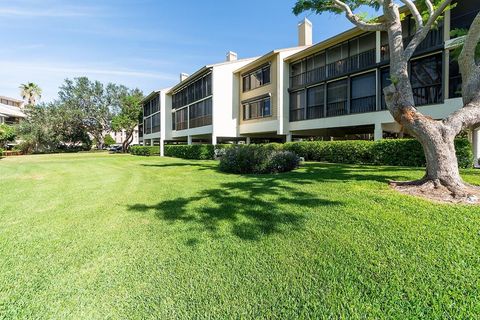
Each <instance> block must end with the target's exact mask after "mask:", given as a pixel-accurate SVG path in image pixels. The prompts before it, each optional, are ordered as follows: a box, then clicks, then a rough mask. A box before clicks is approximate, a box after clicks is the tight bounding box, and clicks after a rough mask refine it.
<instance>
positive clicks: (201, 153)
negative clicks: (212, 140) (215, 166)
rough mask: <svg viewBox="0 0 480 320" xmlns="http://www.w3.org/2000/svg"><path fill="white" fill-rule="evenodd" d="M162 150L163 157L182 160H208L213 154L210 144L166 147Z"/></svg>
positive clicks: (213, 148)
mask: <svg viewBox="0 0 480 320" xmlns="http://www.w3.org/2000/svg"><path fill="white" fill-rule="evenodd" d="M164 150H165V156H167V157H175V158H182V159H196V160H210V159H213V158H214V154H215V147H214V146H213V145H211V144H192V145H166V146H165V149H164Z"/></svg>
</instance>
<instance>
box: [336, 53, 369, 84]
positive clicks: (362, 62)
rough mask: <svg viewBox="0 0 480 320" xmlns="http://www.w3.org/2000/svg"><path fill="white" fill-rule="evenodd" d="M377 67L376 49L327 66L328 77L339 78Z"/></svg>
mask: <svg viewBox="0 0 480 320" xmlns="http://www.w3.org/2000/svg"><path fill="white" fill-rule="evenodd" d="M374 65H375V49H371V50H368V51H365V52H362V53H359V54H357V55H354V56H351V57H348V58H345V59H341V60H338V61H335V62H333V63H329V64H328V65H327V71H328V77H329V78H332V77H338V76H342V75H345V74H347V73H352V72H355V71H358V70H362V69H365V68H368V67H372V66H374Z"/></svg>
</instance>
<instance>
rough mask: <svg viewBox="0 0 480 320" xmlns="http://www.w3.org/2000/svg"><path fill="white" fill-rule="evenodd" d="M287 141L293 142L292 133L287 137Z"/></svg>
mask: <svg viewBox="0 0 480 320" xmlns="http://www.w3.org/2000/svg"><path fill="white" fill-rule="evenodd" d="M285 141H286V142H292V134H291V133H289V134H287V136H286V137H285Z"/></svg>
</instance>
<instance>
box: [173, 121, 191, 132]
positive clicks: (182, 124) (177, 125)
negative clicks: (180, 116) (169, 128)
mask: <svg viewBox="0 0 480 320" xmlns="http://www.w3.org/2000/svg"><path fill="white" fill-rule="evenodd" d="M186 129H188V121H181V122H177V123H175V130H177V131H178V130H186Z"/></svg>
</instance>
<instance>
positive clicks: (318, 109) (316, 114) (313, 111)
mask: <svg viewBox="0 0 480 320" xmlns="http://www.w3.org/2000/svg"><path fill="white" fill-rule="evenodd" d="M323 117H324V115H323V105H321V106H311V107H307V119H318V118H323Z"/></svg>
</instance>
